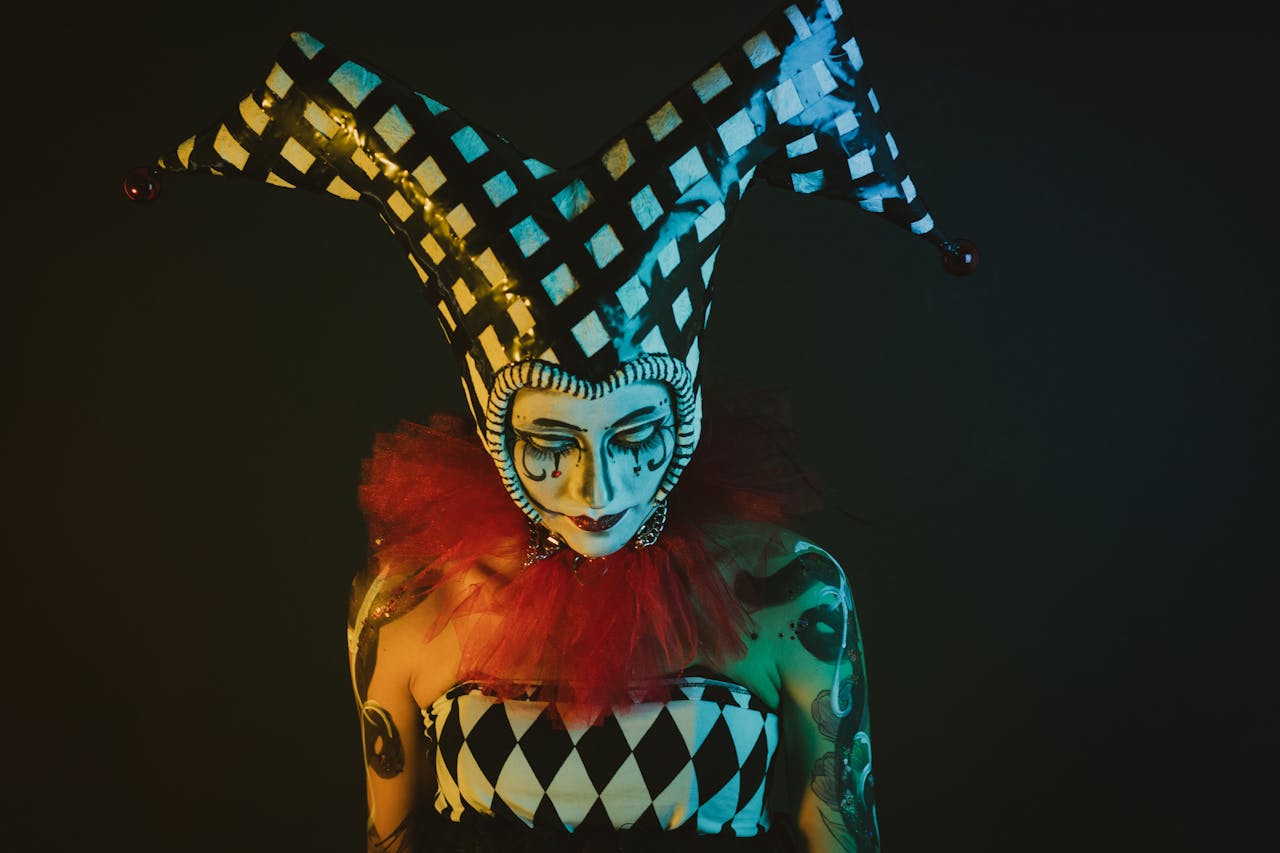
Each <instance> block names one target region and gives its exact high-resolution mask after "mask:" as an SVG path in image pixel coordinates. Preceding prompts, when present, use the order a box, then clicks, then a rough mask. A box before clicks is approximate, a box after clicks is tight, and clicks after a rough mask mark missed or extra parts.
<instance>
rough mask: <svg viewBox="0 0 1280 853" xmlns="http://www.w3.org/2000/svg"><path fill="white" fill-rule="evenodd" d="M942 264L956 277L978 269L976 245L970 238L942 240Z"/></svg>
mask: <svg viewBox="0 0 1280 853" xmlns="http://www.w3.org/2000/svg"><path fill="white" fill-rule="evenodd" d="M940 248H941V249H942V266H943V267H945V268H946V270H947V272H949V273H951V274H952V275H954V276H956V277H961V276H966V275H970V274H972V273H974V272H976V271H977V269H978V247H977V245H975V244H974V242H973V241H972V240H965V239H958V240H946V241H943V243H942V245H941V246H940Z"/></svg>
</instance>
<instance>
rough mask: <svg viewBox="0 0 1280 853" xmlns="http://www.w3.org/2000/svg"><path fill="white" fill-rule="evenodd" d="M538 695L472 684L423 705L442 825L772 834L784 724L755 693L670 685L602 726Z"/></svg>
mask: <svg viewBox="0 0 1280 853" xmlns="http://www.w3.org/2000/svg"><path fill="white" fill-rule="evenodd" d="M711 675H714V674H711ZM537 692H538V690H537V686H536V685H532V686H530V687H529V688H528V689H527V691H526V692H525V694H524V695H523V696H522V697H521V698H518V699H514V700H513V699H501V698H498V697H497V696H495V695H493V694H492V692H488V691H486V688H485V686H484V685H483V684H482V683H479V682H465V683H462V684H458V685H456V686H455V687H453V688H452V689H450V690H449V691H447V692H446V693H445V694H444V695H443V696H441V697H440V698H439V699H437V700H436V701H435V702H433V703H432V704H431V706H430V707H429V708H426V709H423V711H422V716H423V722H424V726H425V731H426V737H427V741H428V744H429V747H430V748H431V749H432V750H433V752H434V765H435V772H436V779H437V788H436V798H435V808H436V810H437V811H438V812H439V813H440V814H441V815H442V816H443V817H445V818H447V819H449V820H450V821H453V822H460V821H463V820H471V819H473V818H475V817H476V816H478V815H485V816H489V817H492V818H494V819H496V820H498V821H499V822H503V823H514V824H522V825H523V826H524V827H528V828H533V829H539V830H544V831H545V830H552V831H559V832H576V831H578V830H579V829H582V830H584V831H594V830H634V831H637V832H649V831H665V832H670V831H676V830H681V831H682V832H683V833H690V832H693V833H696V834H697V835H717V834H719V835H722V836H737V837H749V836H755V835H757V834H759V833H762V832H765V831H767V830H768V829H769V826H770V822H769V813H768V809H767V801H768V792H769V770H770V767H771V766H772V764H773V758H774V755H775V753H776V751H777V746H778V716H777V714H776V713H775V712H774V711H773V710H772V709H770V708H769V707H768V706H767V705H765V704H764V703H763V702H762V701H761V700H760V699H758V698H757V697H756V696H754V695H753V694H752V693H751V692H750V691H749V690H748V689H747V688H745V687H743V686H741V685H739V684H735V683H733V682H731V681H727V680H724V679H723V678H722V677H718V676H717V677H710V676H703V675H689V674H685V675H683V676H679V677H671V678H667V679H663V680H662V682H661V689H660V691H659V693H658V696H659V698H658V699H656V700H654V701H644V702H640V703H636V704H633V705H630V706H627V707H625V708H618V709H615V710H614V712H613V713H609V714H606V715H605V717H604V719H603V720H602V721H600V722H598V723H597V724H595V725H587V724H573V723H571V722H568V721H566V720H564V719H562V718H561V717H560V716H559V715H557V714H556V713H555V709H554V707H553V706H551V705H549V703H547V702H546V701H539V700H538V698H537ZM649 695H653V694H652V693H650V694H649Z"/></svg>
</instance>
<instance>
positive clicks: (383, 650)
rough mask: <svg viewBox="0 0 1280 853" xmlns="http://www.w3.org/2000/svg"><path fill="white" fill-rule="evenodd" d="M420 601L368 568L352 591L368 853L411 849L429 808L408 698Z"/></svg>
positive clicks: (427, 776) (423, 757)
mask: <svg viewBox="0 0 1280 853" xmlns="http://www.w3.org/2000/svg"><path fill="white" fill-rule="evenodd" d="M398 580H402V579H398ZM423 598H425V594H424V593H421V592H419V593H413V592H411V591H409V590H407V589H406V588H405V587H403V586H400V585H398V582H393V581H392V580H391V579H390V578H389V577H388V576H387V575H386V574H385V573H379V572H378V570H377V568H376V567H373V566H371V567H370V568H368V569H366V570H365V571H364V572H363V573H362V574H361V575H360V576H358V577H357V578H356V581H355V584H354V585H353V588H352V595H351V607H350V611H349V615H348V621H347V648H348V651H349V652H350V659H351V678H352V684H353V686H354V687H355V698H356V708H357V710H358V711H359V715H360V730H361V740H362V743H363V751H364V763H365V780H366V784H365V789H366V793H367V795H368V808H369V819H368V824H367V830H368V845H367V853H409V851H411V850H413V849H415V847H414V843H415V842H414V823H415V820H416V818H417V816H418V815H419V814H420V813H421V812H420V810H421V809H425V808H430V797H431V794H432V787H433V785H432V782H433V777H432V774H431V772H430V771H431V768H430V766H429V764H428V762H429V756H428V755H427V746H426V744H425V742H424V741H425V738H424V736H423V732H422V717H421V712H420V711H419V709H418V705H417V703H416V702H415V700H414V697H413V695H412V693H411V692H410V685H411V679H412V676H413V673H414V669H413V667H414V665H415V663H416V662H417V661H418V660H420V655H421V654H422V652H423V649H424V646H423V634H422V629H421V624H420V623H421V619H419V618H414V615H415V611H416V610H419V609H420V608H419V604H420V603H421V602H422V600H423Z"/></svg>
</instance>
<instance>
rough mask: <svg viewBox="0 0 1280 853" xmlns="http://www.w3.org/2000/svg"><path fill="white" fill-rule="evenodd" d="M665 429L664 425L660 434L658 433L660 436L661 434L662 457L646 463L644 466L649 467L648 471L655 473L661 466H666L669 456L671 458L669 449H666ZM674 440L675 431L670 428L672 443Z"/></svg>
mask: <svg viewBox="0 0 1280 853" xmlns="http://www.w3.org/2000/svg"><path fill="white" fill-rule="evenodd" d="M667 429H668V428H667V427H666V426H665V425H664V426H663V427H662V429H661V432H660V434H661V436H662V456H661V458H659V459H658V460H657V461H656V462H652V461H651V462H648V463H646V464H647V465H648V466H649V470H650V471H657V470H658V469H659V468H661V467H662V466H664V465H666V464H667V460H668V459H669V458H670V456H671V449H670V448H668V447H667ZM674 440H675V430H674V428H672V441H673V442H674Z"/></svg>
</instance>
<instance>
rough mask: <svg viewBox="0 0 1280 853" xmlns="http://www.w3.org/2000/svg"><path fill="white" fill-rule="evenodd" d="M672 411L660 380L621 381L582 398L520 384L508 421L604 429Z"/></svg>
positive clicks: (669, 397)
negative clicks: (605, 391) (593, 396)
mask: <svg viewBox="0 0 1280 853" xmlns="http://www.w3.org/2000/svg"><path fill="white" fill-rule="evenodd" d="M670 411H671V392H670V391H668V390H667V386H666V385H665V384H664V383H662V382H654V381H645V382H636V383H633V384H631V385H624V386H623V387H621V388H617V389H614V390H613V391H611V392H609V393H608V394H605V395H604V396H602V397H597V398H596V399H594V400H584V399H582V398H581V397H575V396H573V395H572V394H567V393H565V392H564V391H556V390H554V389H551V388H521V389H520V390H519V391H517V392H516V395H515V399H514V400H512V403H511V422H512V424H514V425H515V426H518V427H521V428H527V427H532V426H539V425H545V426H554V425H555V424H549V423H544V424H540V423H539V422H545V421H555V422H558V423H559V424H569V425H572V426H576V427H580V428H582V429H584V430H597V429H607V428H609V427H611V426H614V425H615V424H617V423H618V422H619V421H625V422H628V423H629V422H630V418H631V417H634V418H636V419H643V418H644V417H647V416H659V415H663V414H666V413H668V412H670Z"/></svg>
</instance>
